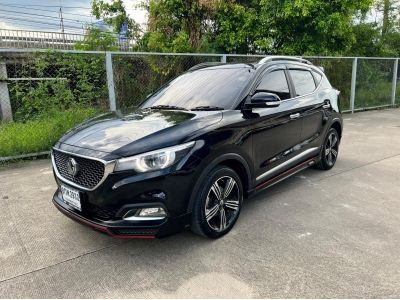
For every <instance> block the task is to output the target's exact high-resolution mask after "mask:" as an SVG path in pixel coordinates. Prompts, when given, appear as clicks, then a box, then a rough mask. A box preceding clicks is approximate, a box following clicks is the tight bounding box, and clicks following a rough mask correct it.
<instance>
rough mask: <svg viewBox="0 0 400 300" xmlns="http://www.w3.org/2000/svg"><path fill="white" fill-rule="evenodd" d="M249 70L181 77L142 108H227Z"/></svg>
mask: <svg viewBox="0 0 400 300" xmlns="http://www.w3.org/2000/svg"><path fill="white" fill-rule="evenodd" d="M252 73H253V69H251V68H250V67H238V66H234V67H228V66H224V67H212V68H205V69H200V70H195V71H192V72H188V73H185V74H183V75H181V76H179V77H177V78H175V79H174V80H172V81H171V82H169V83H168V84H166V85H165V86H163V87H162V88H161V89H160V90H159V91H157V92H156V93H155V94H154V95H152V96H150V98H149V99H147V100H146V102H145V103H144V104H143V105H142V108H146V107H150V106H155V105H171V106H180V107H183V108H186V109H192V108H195V107H198V106H218V107H222V108H225V109H227V108H231V107H232V105H233V103H234V101H235V100H237V97H238V95H239V93H240V92H241V91H242V90H243V88H244V87H245V86H246V84H247V82H248V81H249V79H250V77H251V76H252Z"/></svg>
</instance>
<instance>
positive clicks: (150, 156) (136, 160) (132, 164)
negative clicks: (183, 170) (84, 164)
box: [114, 142, 195, 173]
mask: <svg viewBox="0 0 400 300" xmlns="http://www.w3.org/2000/svg"><path fill="white" fill-rule="evenodd" d="M194 143H195V142H189V143H186V144H182V145H178V146H173V147H168V148H164V149H160V150H155V151H151V152H147V153H143V154H139V155H135V156H131V157H127V158H121V159H119V160H117V163H116V165H115V168H114V171H126V170H135V171H136V172H140V173H143V172H149V171H156V170H161V169H165V168H167V167H169V166H172V165H173V164H174V163H176V162H178V161H179V160H180V159H181V158H182V157H183V156H184V155H185V154H186V153H187V152H188V151H189V150H190V148H192V147H193V145H194Z"/></svg>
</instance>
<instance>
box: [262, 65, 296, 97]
mask: <svg viewBox="0 0 400 300" xmlns="http://www.w3.org/2000/svg"><path fill="white" fill-rule="evenodd" d="M257 89H258V90H265V91H268V92H270V93H274V94H277V95H278V96H279V97H280V98H281V99H282V100H286V99H289V98H290V91H289V85H288V83H287V80H286V75H285V72H284V71H283V70H276V71H272V72H270V73H267V74H265V75H264V77H263V78H262V79H261V82H260V84H259V85H258V87H257Z"/></svg>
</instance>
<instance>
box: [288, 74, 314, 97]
mask: <svg viewBox="0 0 400 300" xmlns="http://www.w3.org/2000/svg"><path fill="white" fill-rule="evenodd" d="M289 72H290V76H291V77H292V81H293V84H294V88H295V90H296V96H302V95H305V94H309V93H312V92H313V91H314V90H315V88H316V87H315V82H314V78H313V76H312V74H311V72H310V71H307V70H290V71H289Z"/></svg>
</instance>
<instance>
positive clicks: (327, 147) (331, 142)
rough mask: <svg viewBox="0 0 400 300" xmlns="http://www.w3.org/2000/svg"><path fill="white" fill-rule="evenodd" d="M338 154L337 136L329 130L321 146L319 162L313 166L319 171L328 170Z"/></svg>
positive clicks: (333, 129) (334, 130)
mask: <svg viewBox="0 0 400 300" xmlns="http://www.w3.org/2000/svg"><path fill="white" fill-rule="evenodd" d="M338 154H339V134H338V133H337V131H336V129H335V128H331V129H329V131H328V134H327V135H326V138H325V141H324V144H323V145H322V151H321V160H320V161H319V162H318V163H317V164H316V165H315V166H316V168H318V169H321V170H330V169H332V167H333V166H334V165H335V163H336V160H337V157H338Z"/></svg>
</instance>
